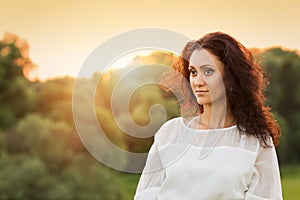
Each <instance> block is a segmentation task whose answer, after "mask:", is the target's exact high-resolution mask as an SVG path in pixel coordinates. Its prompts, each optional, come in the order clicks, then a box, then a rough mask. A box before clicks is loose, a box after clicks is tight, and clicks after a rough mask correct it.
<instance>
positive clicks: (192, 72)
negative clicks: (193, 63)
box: [189, 69, 197, 76]
mask: <svg viewBox="0 0 300 200" xmlns="http://www.w3.org/2000/svg"><path fill="white" fill-rule="evenodd" d="M189 71H190V75H192V76H196V75H197V71H196V70H195V69H190V70H189Z"/></svg>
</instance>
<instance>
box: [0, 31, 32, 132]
mask: <svg viewBox="0 0 300 200" xmlns="http://www.w3.org/2000/svg"><path fill="white" fill-rule="evenodd" d="M27 53H28V44H27V43H26V42H25V41H24V40H22V39H20V38H19V37H17V36H15V35H12V34H6V35H5V37H4V39H2V40H1V41H0V128H2V129H6V128H8V127H10V126H11V125H13V124H14V123H15V122H16V121H17V119H18V118H21V117H23V116H25V114H26V113H27V112H28V111H30V109H31V106H33V104H34V99H35V97H34V93H33V92H32V91H31V89H30V88H28V86H29V81H28V80H27V79H26V78H25V76H24V75H23V72H24V73H25V74H26V72H27V71H28V70H30V69H32V68H34V64H33V63H32V62H31V60H30V59H29V58H28V56H27ZM20 100H22V103H20V102H19V101H20Z"/></svg>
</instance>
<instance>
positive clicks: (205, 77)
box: [135, 32, 282, 200]
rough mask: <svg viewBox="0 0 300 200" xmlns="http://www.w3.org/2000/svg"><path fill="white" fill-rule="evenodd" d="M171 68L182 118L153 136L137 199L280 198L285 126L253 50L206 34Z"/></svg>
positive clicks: (218, 35) (172, 86)
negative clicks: (279, 150) (268, 100)
mask: <svg viewBox="0 0 300 200" xmlns="http://www.w3.org/2000/svg"><path fill="white" fill-rule="evenodd" d="M174 69H175V70H176V72H179V73H173V74H172V75H170V76H169V77H168V78H167V83H169V85H168V87H169V89H170V90H172V91H173V92H174V93H175V94H178V92H180V94H181V97H182V99H179V100H180V102H181V115H182V117H179V118H175V119H172V120H169V121H168V122H166V123H165V124H164V125H163V126H162V127H161V128H160V129H159V131H158V132H157V133H156V135H155V138H154V143H153V145H152V147H151V149H150V152H149V154H148V158H147V162H146V166H145V168H144V170H143V173H142V176H141V178H140V181H139V184H138V187H137V192H136V195H135V200H138V199H143V200H147V199H149V200H150V199H159V200H160V199H163V200H165V199H171V200H177V199H178V200H183V199H185V200H188V199H190V200H196V199H197V200H200V199H203V200H223V199H224V200H229V199H247V200H265V199H282V194H281V183H280V174H279V168H278V161H277V156H276V151H275V146H276V145H277V144H278V143H279V136H280V129H279V126H278V124H277V122H276V121H275V120H274V118H273V116H272V114H271V113H270V109H269V108H268V107H265V106H264V100H265V98H264V95H263V89H264V88H265V83H266V82H265V80H264V78H263V71H262V69H261V68H260V66H259V65H258V64H257V63H255V61H254V59H253V57H252V55H251V53H250V51H249V50H248V49H246V48H245V47H244V46H243V45H242V44H241V43H239V42H238V41H237V40H235V39H234V38H232V37H231V36H229V35H227V34H224V33H221V32H216V33H209V34H206V35H205V36H203V37H202V38H200V39H199V40H197V41H191V42H189V43H188V44H187V45H186V46H185V47H184V49H183V51H182V54H181V56H180V59H179V61H178V63H177V64H175V65H174ZM180 75H181V76H180ZM175 77H176V79H175ZM174 80H175V81H174ZM185 80H186V81H185ZM178 88H179V90H178ZM177 96H178V95H177Z"/></svg>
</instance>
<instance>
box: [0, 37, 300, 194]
mask: <svg viewBox="0 0 300 200" xmlns="http://www.w3.org/2000/svg"><path fill="white" fill-rule="evenodd" d="M28 51H29V45H28V44H27V42H26V41H25V40H23V39H20V38H19V37H18V36H16V35H13V34H7V35H5V36H4V38H3V39H2V40H1V41H0V180H2V181H1V182H0V199H41V198H42V199H107V200H110V199H125V193H126V191H124V189H122V187H121V185H120V181H119V180H118V176H119V175H120V174H119V173H121V172H116V171H114V170H112V169H109V168H108V167H105V166H104V165H102V164H101V163H100V162H98V161H97V160H96V159H95V158H93V157H92V156H91V155H90V154H89V152H88V151H87V150H86V148H85V147H84V146H83V144H82V142H81V141H80V138H79V136H78V133H77V130H76V126H75V124H74V120H73V113H72V94H73V86H74V83H75V78H72V77H64V78H56V79H52V80H48V81H46V82H39V81H29V80H28V76H29V75H30V71H31V70H32V69H34V68H35V64H34V63H33V61H32V60H31V59H30V58H29V56H28ZM252 51H253V53H254V54H255V58H256V59H257V61H258V62H260V63H261V65H262V66H263V67H264V68H265V70H266V71H267V72H268V74H270V76H269V81H270V85H269V86H268V88H267V90H266V96H267V99H268V101H267V102H266V103H267V104H268V105H270V107H271V108H272V112H273V114H274V115H275V117H276V119H277V120H278V121H279V123H280V125H281V127H282V132H283V133H282V137H281V142H280V145H279V147H278V149H277V152H278V156H279V161H280V164H281V165H284V164H291V163H299V162H300V145H299V143H300V79H299V77H300V56H299V53H298V52H297V51H292V50H288V49H283V48H281V47H273V48H269V49H263V50H261V49H253V50H252ZM175 59H176V56H175V55H173V54H172V53H167V52H161V51H156V52H153V53H152V54H151V55H148V56H138V57H136V58H135V62H133V63H132V64H131V66H128V67H127V68H122V69H111V70H108V71H106V72H95V74H94V75H93V76H92V77H90V78H82V79H80V80H77V81H79V82H80V84H85V85H86V88H87V90H89V87H90V86H91V85H93V84H95V83H96V84H97V88H96V91H94V92H95V99H94V104H95V114H96V117H97V120H98V122H99V125H100V126H101V127H102V129H103V131H104V132H105V134H106V135H107V137H108V138H109V139H110V140H111V141H112V142H113V143H114V144H115V145H117V146H118V147H120V148H122V149H124V150H126V151H130V152H148V150H149V148H150V146H151V144H152V142H153V137H147V138H137V137H134V136H130V135H128V134H126V132H125V131H124V130H123V129H122V128H120V126H119V125H120V124H118V123H121V124H122V126H125V127H129V128H131V126H133V125H132V124H131V121H130V120H129V118H128V117H130V119H131V120H132V121H133V122H134V124H136V125H139V126H146V125H148V124H149V123H153V124H154V126H153V128H152V129H151V132H153V134H154V133H155V131H156V130H157V129H158V128H159V127H160V125H162V123H163V122H164V121H165V120H168V119H171V118H174V117H176V116H179V105H178V101H177V99H176V97H175V96H174V95H172V94H170V93H166V92H165V91H164V90H163V89H162V88H161V87H160V86H159V85H158V84H155V83H157V82H158V81H159V80H158V79H159V76H160V74H162V73H163V72H164V71H163V69H162V68H161V67H160V66H162V65H163V66H171V64H172V62H173V61H174V60H175ZM150 60H151V62H149V61H150ZM149 63H151V64H149ZM99 77H100V78H99ZM145 82H149V83H152V84H146V85H143V86H142V87H138V88H137V86H138V85H141V83H145ZM116 86H118V89H119V90H118V93H117V94H115V93H114V92H116ZM86 92H87V91H85V90H82V91H80V98H82V101H83V102H84V101H91V99H87V98H86ZM114 95H115V98H116V104H115V105H114V106H115V107H114V108H115V110H114V111H113V110H112V107H111V102H112V97H114ZM128 95H130V98H129V101H128V104H127V103H126V101H124V100H125V99H127V98H128ZM92 102H93V101H92ZM157 104H158V105H161V106H162V107H163V108H164V109H165V111H162V110H161V109H158V110H155V109H154V107H155V106H153V105H157ZM83 105H84V104H83ZM78 106H80V105H78ZM118 106H119V107H118ZM124 107H125V108H128V109H125V110H124ZM151 109H152V111H153V110H154V111H153V112H152V111H151ZM80 110H82V117H83V120H84V117H85V114H86V113H85V108H84V106H82V108H80ZM128 114H129V115H128ZM151 117H152V119H151ZM116 119H118V123H117V122H116ZM151 120H152V121H151ZM87 128H88V130H89V131H94V130H95V129H96V127H88V126H87ZM132 130H134V129H132ZM136 134H139V133H136ZM107 153H108V154H109V149H107ZM125 163H126V162H125ZM126 164H127V165H130V163H128V162H127V163H126Z"/></svg>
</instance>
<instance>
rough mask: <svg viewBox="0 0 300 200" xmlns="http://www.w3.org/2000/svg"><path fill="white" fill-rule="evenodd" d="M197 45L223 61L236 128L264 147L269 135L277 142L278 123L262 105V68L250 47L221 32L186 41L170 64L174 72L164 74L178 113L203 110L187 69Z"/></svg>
mask: <svg viewBox="0 0 300 200" xmlns="http://www.w3.org/2000/svg"><path fill="white" fill-rule="evenodd" d="M199 48H204V49H206V50H208V51H209V52H210V53H212V54H213V55H215V56H216V57H218V59H219V60H220V61H221V62H222V63H223V64H224V74H225V76H224V86H225V91H226V96H227V99H228V102H229V105H230V109H231V112H232V114H233V116H234V118H235V119H236V123H237V127H238V129H239V130H240V131H242V132H245V133H246V134H251V135H254V136H255V137H257V138H259V139H260V141H261V143H262V144H263V146H264V147H270V145H269V144H270V143H269V138H270V136H271V137H272V140H273V144H274V145H275V146H276V145H277V144H278V143H279V137H280V127H279V125H278V123H277V121H276V120H275V119H274V117H273V115H272V113H271V112H270V110H271V109H270V107H268V106H265V105H264V102H265V96H264V90H265V89H266V86H267V84H268V81H267V79H266V77H265V72H264V70H263V69H262V67H261V66H260V65H259V64H258V63H257V62H255V60H254V58H253V55H252V53H251V52H250V50H249V49H247V48H246V47H244V46H243V45H242V44H241V43H240V42H239V41H237V40H236V39H234V38H233V37H231V36H230V35H228V34H225V33H222V32H214V33H208V34H206V35H204V36H203V37H201V38H200V39H199V40H193V41H190V42H189V43H187V44H186V46H185V47H184V49H183V50H182V52H181V55H180V57H179V59H178V61H177V62H175V63H174V64H173V66H172V67H173V69H175V73H168V75H167V76H168V78H166V76H164V80H163V83H164V85H167V86H168V87H167V90H169V91H170V90H171V91H172V92H173V93H175V95H176V96H177V98H178V97H179V103H180V105H181V115H182V116H192V115H197V114H199V112H203V107H202V106H201V105H200V106H199V105H198V104H197V101H196V98H195V96H194V95H193V93H192V90H191V87H190V84H189V76H190V74H189V70H188V67H189V59H190V56H191V54H192V53H193V51H194V50H195V49H199ZM173 71H174V70H173ZM174 80H176V81H174ZM167 82H168V83H167Z"/></svg>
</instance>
